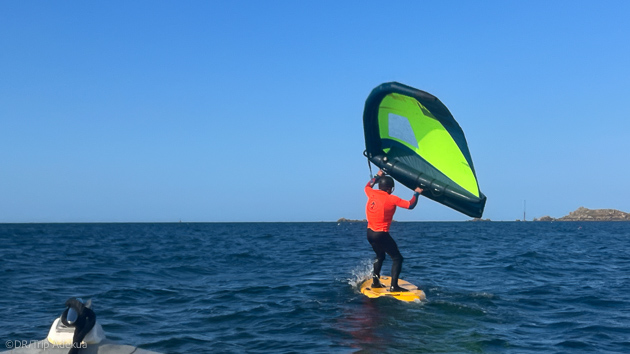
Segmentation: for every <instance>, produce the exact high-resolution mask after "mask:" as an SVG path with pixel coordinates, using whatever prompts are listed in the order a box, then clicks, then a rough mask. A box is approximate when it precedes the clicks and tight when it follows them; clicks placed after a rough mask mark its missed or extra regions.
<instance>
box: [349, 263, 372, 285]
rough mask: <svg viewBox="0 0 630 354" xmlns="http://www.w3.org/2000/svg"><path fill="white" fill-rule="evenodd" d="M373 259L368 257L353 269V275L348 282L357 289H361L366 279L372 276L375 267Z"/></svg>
mask: <svg viewBox="0 0 630 354" xmlns="http://www.w3.org/2000/svg"><path fill="white" fill-rule="evenodd" d="M372 262H373V260H371V259H367V260H363V261H361V264H359V265H358V266H356V267H355V268H353V269H352V271H351V277H350V278H349V279H348V284H350V285H351V286H352V288H354V289H355V290H357V291H359V289H360V288H361V284H363V282H364V281H366V280H367V279H369V278H371V277H372V270H373V269H374V265H373V263H372Z"/></svg>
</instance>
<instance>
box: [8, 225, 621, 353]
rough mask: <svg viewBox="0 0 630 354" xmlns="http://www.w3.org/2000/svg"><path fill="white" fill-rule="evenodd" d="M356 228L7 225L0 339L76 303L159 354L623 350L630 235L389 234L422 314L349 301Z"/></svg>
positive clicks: (592, 231)
mask: <svg viewBox="0 0 630 354" xmlns="http://www.w3.org/2000/svg"><path fill="white" fill-rule="evenodd" d="M365 227H366V226H365V224H363V223H342V224H337V223H233V224H230V223H225V224H223V223H207V224H206V223H190V224H188V223H174V224H150V223H149V224H1V225H0V242H1V244H2V247H1V248H0V255H1V260H0V286H1V289H0V294H1V295H0V339H2V340H3V341H15V340H31V339H43V338H45V337H46V335H47V333H48V329H49V327H50V324H51V323H52V321H53V319H54V318H55V317H57V316H59V315H60V314H61V312H62V311H63V310H64V302H65V300H66V299H68V298H69V297H72V296H77V297H81V298H83V299H92V303H93V309H94V310H95V312H96V314H97V316H98V320H99V322H100V323H101V324H102V326H103V328H104V329H105V332H106V333H107V335H108V337H109V338H111V339H114V340H116V341H119V342H121V343H124V344H130V345H136V346H139V347H142V348H145V349H150V350H155V351H159V352H164V353H355V352H361V353H628V352H630V223H623V222H619V223H612V222H611V223H606V222H590V223H573V222H571V223H543V222H538V223H533V222H527V223H518V222H506V223H501V222H482V223H471V222H459V223H426V222H423V223H395V224H394V225H393V227H392V230H391V233H392V236H393V237H394V238H395V239H396V241H397V242H398V246H399V248H400V250H401V252H402V254H403V256H404V257H405V260H404V264H403V271H402V274H401V277H402V278H403V279H405V280H408V281H410V282H412V283H414V284H416V285H418V286H419V287H420V288H421V289H422V290H424V291H425V293H426V295H427V300H426V301H423V302H419V303H403V302H399V301H397V300H395V299H389V298H384V299H368V298H366V297H364V296H363V295H361V294H360V293H359V292H358V284H359V283H360V282H361V281H362V280H363V279H365V278H367V276H368V275H369V272H370V269H371V262H372V259H373V252H372V250H371V248H370V246H369V245H368V243H367V241H366V236H365ZM390 266H391V260H389V258H388V259H387V261H386V263H385V265H384V267H383V274H385V275H387V274H389V267H390ZM1 350H3V348H1V347H0V351H1Z"/></svg>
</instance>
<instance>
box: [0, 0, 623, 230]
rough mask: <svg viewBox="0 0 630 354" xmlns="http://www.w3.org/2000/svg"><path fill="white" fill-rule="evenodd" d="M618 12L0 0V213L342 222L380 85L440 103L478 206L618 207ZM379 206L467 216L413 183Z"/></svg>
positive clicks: (530, 211) (531, 210)
mask: <svg viewBox="0 0 630 354" xmlns="http://www.w3.org/2000/svg"><path fill="white" fill-rule="evenodd" d="M629 19H630V1H625V0H622V1H612V0H611V1H596V0H594V1H503V0H499V1H408V2H407V1H403V2H400V1H391V2H383V1H153V0H152V1H18V0H14V1H2V2H0V157H1V160H0V163H1V164H0V222H73V221H77V222H93V221H94V222H98V221H105V222H107V221H113V222H127V221H143V222H144V221H147V222H149V221H158V222H163V221H179V220H182V221H334V220H337V219H338V218H340V217H346V218H353V219H362V218H364V210H365V201H366V197H365V195H364V193H363V186H364V185H365V183H366V182H367V180H368V179H369V170H368V165H367V160H366V159H365V157H363V155H362V153H363V150H364V149H365V142H364V138H363V123H362V114H363V105H364V103H365V99H366V98H367V96H368V94H369V93H370V91H371V90H372V89H373V88H374V87H376V86H378V85H379V84H381V83H383V82H388V81H398V82H401V83H404V84H407V85H410V86H413V87H416V88H418V89H421V90H424V91H427V92H430V93H432V94H433V95H435V96H437V97H438V98H439V99H440V100H441V101H442V102H444V104H446V106H447V107H448V108H449V110H450V111H451V113H453V115H454V116H455V119H456V120H457V121H458V122H459V124H460V125H461V127H462V128H463V130H464V132H465V134H466V138H467V140H468V144H469V148H470V151H471V154H472V157H473V161H474V164H475V168H476V171H477V176H478V179H479V182H480V186H481V190H482V192H483V193H484V194H486V195H487V197H488V202H487V205H486V211H485V213H484V218H490V219H492V220H508V221H512V220H516V219H520V218H522V216H523V203H524V201H525V200H526V201H527V216H528V218H529V219H531V218H532V217H541V216H544V215H550V216H553V217H561V216H564V215H566V214H568V213H569V212H571V211H573V210H575V209H577V208H578V207H579V206H585V207H587V208H591V209H595V208H614V209H620V210H623V211H627V212H630V186H629V183H630V167H629V162H630V149H629V147H630V142H629V139H628V134H629V132H630V123H629V122H628V120H629V118H630V20H629ZM374 172H376V171H374ZM396 194H397V195H399V196H400V197H402V198H409V197H411V194H412V192H411V191H409V190H407V189H405V188H404V187H402V186H399V188H398V189H397V190H396ZM396 219H397V220H401V221H404V220H408V221H458V220H468V219H469V218H468V217H467V216H464V215H462V214H459V213H457V212H455V211H452V210H450V209H448V208H446V207H444V206H442V205H440V204H437V203H435V202H433V201H430V200H428V199H425V198H423V199H421V200H420V203H419V205H418V207H417V208H416V209H415V210H413V211H406V210H399V211H398V212H397V214H396Z"/></svg>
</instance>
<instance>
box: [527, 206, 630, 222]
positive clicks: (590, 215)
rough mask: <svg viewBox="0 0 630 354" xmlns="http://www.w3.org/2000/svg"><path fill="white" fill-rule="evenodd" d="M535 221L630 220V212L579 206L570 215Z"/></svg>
mask: <svg viewBox="0 0 630 354" xmlns="http://www.w3.org/2000/svg"><path fill="white" fill-rule="evenodd" d="M534 221H630V213H624V212H623V211H619V210H615V209H588V208H585V207H579V208H577V210H575V211H572V212H570V213H569V215H566V216H563V217H561V218H558V219H555V218H552V217H551V216H543V217H541V218H537V219H534Z"/></svg>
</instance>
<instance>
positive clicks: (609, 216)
mask: <svg viewBox="0 0 630 354" xmlns="http://www.w3.org/2000/svg"><path fill="white" fill-rule="evenodd" d="M468 221H492V220H490V219H471V220H468ZM516 221H521V220H516ZM533 221H630V213H625V212H623V211H619V210H616V209H588V208H585V207H579V208H577V210H575V211H572V212H570V213H569V215H565V216H563V217H561V218H552V217H551V216H543V217H541V218H534V220H533ZM337 222H338V223H340V222H367V220H365V219H363V220H352V219H346V218H341V219H339V220H337Z"/></svg>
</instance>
